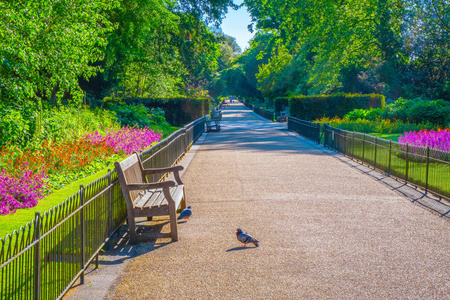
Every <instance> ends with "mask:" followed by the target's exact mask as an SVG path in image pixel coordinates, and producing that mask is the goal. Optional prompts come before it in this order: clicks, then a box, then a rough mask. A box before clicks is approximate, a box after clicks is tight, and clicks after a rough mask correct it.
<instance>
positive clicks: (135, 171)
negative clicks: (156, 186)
mask: <svg viewBox="0 0 450 300" xmlns="http://www.w3.org/2000/svg"><path fill="white" fill-rule="evenodd" d="M114 166H115V167H116V172H117V177H118V178H119V182H120V187H121V188H122V191H123V192H124V198H125V201H126V203H127V206H130V208H134V200H136V198H138V197H140V194H139V193H140V191H130V190H129V189H128V187H127V184H129V183H145V182H146V181H145V178H144V176H143V174H142V164H141V160H140V159H139V156H138V155H137V154H136V153H134V154H133V155H131V156H130V157H128V158H126V159H125V160H123V161H121V162H117V161H116V162H115V163H114Z"/></svg>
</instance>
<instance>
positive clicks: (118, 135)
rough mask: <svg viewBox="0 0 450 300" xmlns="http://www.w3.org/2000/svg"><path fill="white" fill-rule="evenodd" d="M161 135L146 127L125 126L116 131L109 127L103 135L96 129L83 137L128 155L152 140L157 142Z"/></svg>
mask: <svg viewBox="0 0 450 300" xmlns="http://www.w3.org/2000/svg"><path fill="white" fill-rule="evenodd" d="M161 136H162V134H160V133H155V132H154V131H153V130H151V129H150V128H148V127H145V128H137V127H129V126H127V127H122V128H121V129H120V130H118V131H115V130H114V129H109V130H107V131H106V132H105V134H104V135H101V134H100V133H99V132H98V131H96V132H94V133H91V134H88V135H86V136H85V139H86V140H88V141H91V142H92V143H106V145H108V146H110V147H112V148H114V150H115V151H116V152H119V151H122V152H124V153H125V154H127V155H129V154H131V153H133V152H135V151H137V152H139V151H142V150H143V149H145V148H147V147H148V146H150V145H151V144H152V143H154V142H159V141H160V140H161Z"/></svg>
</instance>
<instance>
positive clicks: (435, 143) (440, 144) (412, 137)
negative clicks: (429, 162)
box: [398, 128, 450, 151]
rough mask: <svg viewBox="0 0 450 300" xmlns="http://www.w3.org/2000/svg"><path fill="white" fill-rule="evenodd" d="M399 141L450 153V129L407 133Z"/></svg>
mask: <svg viewBox="0 0 450 300" xmlns="http://www.w3.org/2000/svg"><path fill="white" fill-rule="evenodd" d="M398 141H399V142H400V144H410V145H414V146H422V147H430V148H431V149H440V150H444V151H450V129H448V128H447V129H439V130H438V131H434V130H425V129H424V130H421V131H418V132H415V131H411V132H405V134H404V135H402V136H400V137H399V138H398Z"/></svg>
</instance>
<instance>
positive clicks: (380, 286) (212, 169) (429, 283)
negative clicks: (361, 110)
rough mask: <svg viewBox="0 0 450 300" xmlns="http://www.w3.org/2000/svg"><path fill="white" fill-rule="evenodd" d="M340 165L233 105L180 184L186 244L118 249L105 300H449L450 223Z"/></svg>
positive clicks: (181, 234)
mask: <svg viewBox="0 0 450 300" xmlns="http://www.w3.org/2000/svg"><path fill="white" fill-rule="evenodd" d="M337 156H338V155H337V154H335V153H334V152H331V151H329V150H326V149H325V148H324V147H322V146H318V145H315V144H314V143H312V142H310V141H307V140H305V139H303V138H299V137H295V136H292V134H289V133H288V131H287V129H286V125H285V124H280V123H273V122H268V121H266V120H264V119H262V118H260V117H259V116H257V115H255V114H254V113H253V112H251V111H250V110H248V109H247V108H245V107H244V106H242V104H239V103H237V104H232V105H230V106H229V107H227V108H225V109H224V110H223V120H222V130H221V131H220V132H211V133H209V134H208V135H207V136H206V138H205V140H204V142H203V144H202V145H201V146H200V148H199V149H198V150H197V153H196V155H195V157H194V158H193V159H192V162H191V163H190V165H189V168H188V169H187V171H186V172H185V174H184V176H183V181H184V183H185V185H186V194H187V205H191V206H192V209H193V216H192V217H191V219H190V220H189V221H187V222H184V221H183V222H180V223H179V225H178V231H179V237H180V238H179V241H178V242H175V243H171V242H170V239H165V238H158V239H156V240H155V242H152V243H146V244H141V245H137V246H131V245H124V246H121V247H117V246H116V252H115V253H116V254H117V253H120V252H121V254H119V255H122V257H125V259H121V260H119V262H118V263H117V264H116V266H115V267H114V268H112V269H110V270H113V271H112V273H114V274H115V276H116V277H115V278H116V279H115V280H114V284H110V285H108V289H107V290H106V291H105V288H104V291H103V294H101V295H102V297H103V298H107V299H449V298H450V255H449V253H450V251H449V250H450V222H449V219H448V218H447V217H446V216H445V215H444V214H441V213H434V212H433V211H430V210H429V209H424V208H423V207H422V206H421V205H416V204H415V203H414V201H411V199H408V198H406V197H404V196H403V195H402V194H400V193H398V192H396V191H395V190H394V189H393V188H390V187H389V186H387V185H386V184H384V183H383V182H381V181H380V180H379V179H377V178H375V177H373V176H367V175H366V174H364V173H363V172H362V171H361V170H358V168H355V167H352V166H351V165H349V164H348V163H346V162H344V161H343V160H342V159H340V160H339V159H337ZM159 222H160V226H156V227H154V228H157V229H158V230H161V231H162V232H167V231H168V226H169V225H168V224H167V219H162V220H160V221H159ZM238 227H240V228H242V229H243V230H244V231H247V232H248V233H250V234H251V235H252V236H254V237H255V238H257V239H259V241H260V247H258V248H256V247H254V246H253V245H249V246H247V247H246V248H244V247H243V245H242V244H240V243H239V242H238V241H237V239H236V236H235V232H236V229H237V228H238ZM127 253H128V254H127ZM127 258H129V259H127ZM108 259H109V258H108ZM108 259H105V260H108ZM125 260H126V264H125V263H123V262H124V261H125ZM113 261H117V260H114V259H113ZM110 264H112V265H114V263H110ZM105 265H108V263H105ZM92 273H93V274H94V273H95V272H92ZM102 276H105V277H104V279H105V280H106V278H107V276H108V274H107V273H105V275H102ZM89 277H90V276H89V275H88V276H87V280H89ZM91 277H93V278H94V277H95V275H92V276H91ZM97 278H99V277H97ZM92 282H94V280H93V279H92V281H91V284H92V286H91V287H84V290H85V291H86V289H87V290H88V291H89V288H91V294H90V295H91V296H92V295H94V294H93V293H94V291H95V290H96V286H95V282H94V283H92ZM99 285H100V286H101V283H99ZM83 295H87V294H86V293H84V294H83V292H82V291H80V292H77V291H76V289H75V291H74V292H72V293H69V295H68V297H67V298H68V299H69V298H70V299H75V298H77V297H78V298H80V299H82V298H85V297H86V296H83ZM98 295H100V294H98ZM86 299H87V298H86Z"/></svg>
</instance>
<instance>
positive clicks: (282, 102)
mask: <svg viewBox="0 0 450 300" xmlns="http://www.w3.org/2000/svg"><path fill="white" fill-rule="evenodd" d="M274 102H275V103H274V104H275V112H280V111H284V109H283V107H288V106H289V98H288V97H278V98H275V100H274Z"/></svg>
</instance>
